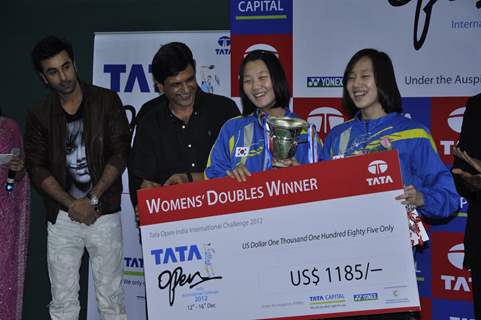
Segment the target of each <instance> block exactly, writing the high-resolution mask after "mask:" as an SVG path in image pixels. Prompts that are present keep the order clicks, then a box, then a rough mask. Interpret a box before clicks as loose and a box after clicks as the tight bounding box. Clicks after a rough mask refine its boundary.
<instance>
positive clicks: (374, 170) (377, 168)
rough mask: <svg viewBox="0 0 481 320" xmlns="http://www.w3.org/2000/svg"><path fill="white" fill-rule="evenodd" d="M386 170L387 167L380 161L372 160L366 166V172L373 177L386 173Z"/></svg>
mask: <svg viewBox="0 0 481 320" xmlns="http://www.w3.org/2000/svg"><path fill="white" fill-rule="evenodd" d="M387 169H388V165H387V163H386V162H385V161H382V160H374V161H373V162H371V163H370V164H369V165H368V166H367V170H368V171H369V172H370V173H371V174H374V175H379V174H382V173H384V172H386V171H387Z"/></svg>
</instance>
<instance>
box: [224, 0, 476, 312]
mask: <svg viewBox="0 0 481 320" xmlns="http://www.w3.org/2000/svg"><path fill="white" fill-rule="evenodd" d="M480 3H481V2H480V1H475V0H472V1H471V0H466V1H447V0H445V1H427V0H426V1H422V0H417V1H410V0H402V1H401V0H383V1H381V0H364V1H359V0H323V1H319V0H295V1H294V0H272V1H270V0H269V1H267V0H266V1H258V0H231V35H232V36H231V40H232V54H231V62H232V63H231V74H232V75H231V79H232V80H231V81H232V95H233V96H237V95H238V94H239V93H238V89H237V87H238V86H237V85H236V84H235V83H234V80H235V76H236V74H237V72H238V68H239V63H240V61H241V59H242V57H243V56H244V54H245V53H246V52H248V51H250V50H252V49H255V48H259V49H265V50H270V51H273V52H275V53H276V54H277V55H278V57H279V59H280V60H281V63H282V64H283V66H284V69H285V70H286V75H287V77H288V78H289V79H288V81H289V84H290V85H291V87H292V89H293V90H292V93H293V94H292V95H293V103H292V109H293V111H294V112H295V113H296V114H298V115H299V116H301V117H302V118H305V119H307V120H308V121H309V122H311V123H314V124H316V127H317V128H318V130H319V135H320V137H321V138H322V139H324V138H325V137H326V135H327V134H328V133H329V131H330V130H331V128H333V127H334V126H336V125H338V124H340V123H342V122H344V121H346V120H348V116H347V114H346V112H345V110H343V108H342V107H341V97H342V77H343V72H344V68H345V67H346V65H347V63H348V61H349V59H350V58H351V57H352V56H353V55H354V53H355V52H357V51H358V50H360V49H363V48H375V49H378V50H381V51H384V52H386V53H387V54H389V55H390V57H391V58H392V61H393V64H394V69H395V72H396V79H397V83H398V86H399V89H400V91H401V96H402V97H403V99H402V103H403V109H404V115H405V116H406V117H410V118H413V119H415V120H417V121H419V122H421V123H423V124H424V125H425V126H426V127H427V128H429V129H430V130H431V133H432V136H433V138H434V141H435V143H436V147H437V150H438V152H439V155H440V156H441V159H442V160H443V161H444V163H445V164H446V165H447V166H451V163H452V161H453V148H454V146H455V145H456V143H457V141H458V136H459V133H460V131H461V124H462V121H463V114H464V111H465V103H466V101H467V98H468V97H469V96H472V95H475V94H477V93H479V92H481V66H480V63H479V61H480V60H479V57H480V56H481V41H479V40H480V39H481V6H480ZM461 207H462V209H461V212H459V213H458V214H457V215H456V216H455V217H454V218H452V219H447V220H445V221H434V222H433V221H430V222H431V225H430V226H429V228H428V233H429V236H430V239H431V241H430V242H429V243H428V244H427V246H426V247H425V248H424V249H423V250H421V251H418V253H417V254H416V262H417V265H416V272H417V279H418V287H419V292H420V295H421V304H422V320H431V319H435V320H453V319H473V318H474V316H473V309H472V302H471V301H472V300H471V276H470V274H469V272H468V271H467V270H464V269H463V268H462V261H463V257H464V246H463V236H464V228H465V224H466V210H467V206H466V201H465V200H464V199H463V200H462V202H461Z"/></svg>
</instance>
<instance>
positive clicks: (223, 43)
mask: <svg viewBox="0 0 481 320" xmlns="http://www.w3.org/2000/svg"><path fill="white" fill-rule="evenodd" d="M217 44H218V45H219V46H220V48H216V49H215V53H216V54H217V55H229V54H230V37H228V36H222V37H220V38H219V39H218V40H217Z"/></svg>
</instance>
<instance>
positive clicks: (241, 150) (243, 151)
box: [235, 147, 249, 158]
mask: <svg viewBox="0 0 481 320" xmlns="http://www.w3.org/2000/svg"><path fill="white" fill-rule="evenodd" d="M248 154H249V147H237V148H235V156H236V157H237V158H241V157H245V156H247V155H248Z"/></svg>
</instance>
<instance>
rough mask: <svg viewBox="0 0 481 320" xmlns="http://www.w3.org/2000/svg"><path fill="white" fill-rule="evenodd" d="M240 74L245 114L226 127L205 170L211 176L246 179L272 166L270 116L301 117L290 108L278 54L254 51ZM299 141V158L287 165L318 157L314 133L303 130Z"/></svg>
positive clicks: (218, 138)
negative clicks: (267, 143)
mask: <svg viewBox="0 0 481 320" xmlns="http://www.w3.org/2000/svg"><path fill="white" fill-rule="evenodd" d="M239 77H240V96H241V101H242V106H243V112H242V114H243V115H242V116H240V117H237V118H233V119H230V120H229V121H227V122H226V123H225V124H224V126H223V127H222V129H221V131H220V133H219V136H218V137H217V141H216V142H215V144H214V146H213V147H212V150H211V152H210V156H209V160H208V162H207V168H206V169H205V171H204V174H205V176H206V178H208V179H212V178H218V177H224V176H226V175H228V176H230V177H232V178H235V179H237V180H238V181H245V179H246V177H247V176H249V175H250V174H251V173H254V172H259V171H264V170H268V169H270V168H271V167H272V163H271V157H270V153H269V151H268V150H267V148H266V141H267V139H266V130H265V129H264V128H265V121H266V117H270V116H275V117H290V118H297V116H296V115H295V114H293V113H292V112H290V111H289V108H288V105H289V100H290V94H289V87H288V84H287V79H286V76H285V73H284V70H283V69H282V65H281V63H280V62H279V59H277V57H276V56H275V54H273V53H272V52H268V51H263V50H255V51H252V52H250V53H249V54H247V56H246V57H245V58H244V60H243V62H242V64H241V68H240V74H239ZM297 141H298V147H297V150H296V154H295V157H294V158H293V159H288V160H285V161H284V165H285V166H294V165H298V164H300V163H301V164H302V163H310V162H315V161H317V160H318V158H319V155H320V152H321V147H320V146H319V145H318V144H319V142H318V141H317V138H316V136H315V135H314V134H313V133H311V134H307V131H306V132H302V133H301V135H300V136H299V137H298V139H297ZM310 142H312V143H310ZM310 146H311V147H310Z"/></svg>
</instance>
